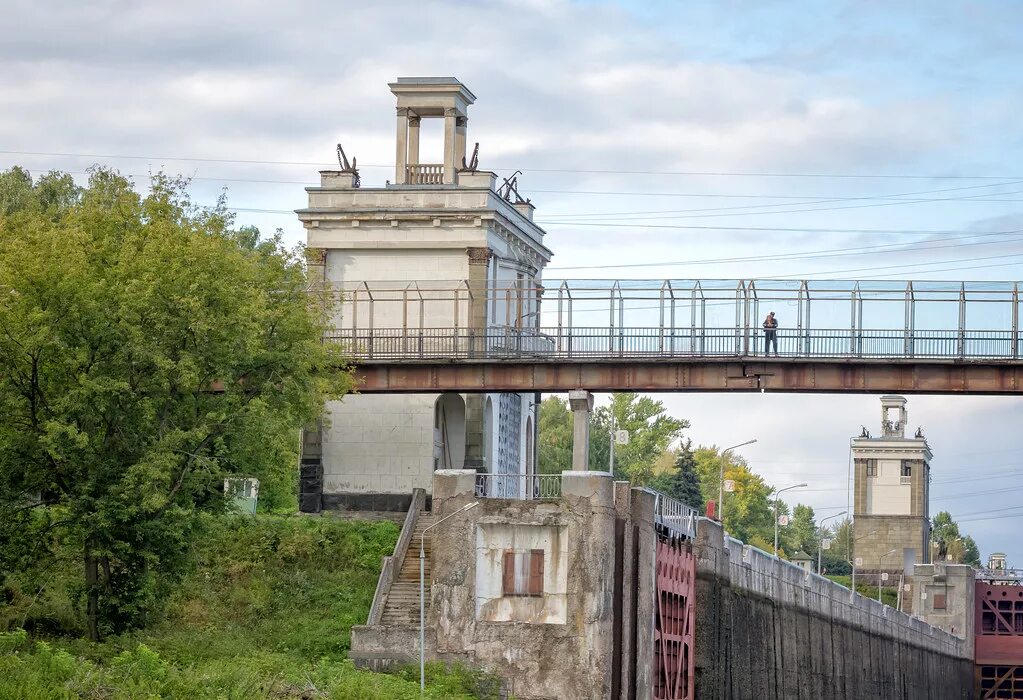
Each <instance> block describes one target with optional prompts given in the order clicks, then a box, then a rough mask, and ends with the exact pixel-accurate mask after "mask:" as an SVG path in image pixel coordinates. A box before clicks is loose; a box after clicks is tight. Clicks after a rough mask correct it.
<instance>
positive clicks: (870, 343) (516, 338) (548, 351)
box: [324, 325, 1023, 362]
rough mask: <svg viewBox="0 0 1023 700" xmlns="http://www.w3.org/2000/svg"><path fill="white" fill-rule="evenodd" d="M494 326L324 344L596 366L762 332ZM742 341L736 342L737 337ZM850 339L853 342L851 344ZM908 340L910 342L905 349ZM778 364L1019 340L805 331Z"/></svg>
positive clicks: (967, 348)
mask: <svg viewBox="0 0 1023 700" xmlns="http://www.w3.org/2000/svg"><path fill="white" fill-rule="evenodd" d="M569 332H570V340H571V342H566V340H565V333H566V331H565V329H564V328H560V329H559V328H556V327H555V328H515V327H510V326H491V327H489V328H486V329H484V330H482V331H481V330H476V329H473V328H466V327H449V328H366V329H337V330H335V331H332V332H330V333H327V334H326V335H325V337H324V339H325V340H327V341H331V342H337V343H341V344H342V345H343V346H344V348H345V352H346V353H347V354H348V355H349V356H351V357H352V358H353V359H357V360H362V361H379V362H387V361H400V360H436V359H447V360H460V359H463V360H480V359H486V360H515V359H521V360H536V359H551V360H554V359H573V360H582V361H586V360H590V361H592V360H595V359H596V360H601V359H610V358H612V357H614V358H619V359H620V358H633V359H657V358H702V357H709V358H713V357H718V358H721V357H736V358H743V359H747V358H748V359H752V358H759V357H763V356H764V355H765V352H764V350H765V347H764V336H763V331H762V329H760V328H758V327H752V328H750V329H749V330H746V329H743V328H736V327H722V328H706V329H696V331H695V332H694V331H693V330H692V329H691V328H673V329H662V328H652V327H640V328H622V327H620V326H617V325H616V326H614V327H582V328H581V327H576V328H571V329H570V331H569ZM737 336H738V337H739V338H740V340H742V341H743V342H741V343H740V344H738V345H737V344H736V337H737ZM851 338H854V339H855V342H853V343H850V339H851ZM907 339H908V341H909V342H908V343H907ZM777 345H778V355H779V356H780V357H782V358H790V359H800V358H807V359H813V358H825V359H850V358H871V359H887V360H903V359H930V360H954V361H961V360H981V359H983V360H1004V361H1008V362H1018V361H1019V358H1020V356H1021V352H1023V347H1021V345H1023V339H1021V338H1019V337H1018V336H1017V334H1016V333H1014V332H1013V331H1006V330H960V329H953V328H949V329H945V330H913V331H906V330H903V329H856V330H855V331H850V330H849V329H842V328H837V329H803V330H802V331H799V332H797V331H796V330H791V331H786V330H785V329H781V330H779V331H778V333H777Z"/></svg>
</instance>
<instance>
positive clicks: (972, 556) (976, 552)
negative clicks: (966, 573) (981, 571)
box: [960, 535, 980, 567]
mask: <svg viewBox="0 0 1023 700" xmlns="http://www.w3.org/2000/svg"><path fill="white" fill-rule="evenodd" d="M962 543H963V554H962V557H961V558H960V563H962V564H969V565H970V566H976V567H979V566H980V548H979V547H977V543H976V542H975V541H974V539H973V538H972V537H970V536H969V535H967V536H966V537H964V538H963V539H962Z"/></svg>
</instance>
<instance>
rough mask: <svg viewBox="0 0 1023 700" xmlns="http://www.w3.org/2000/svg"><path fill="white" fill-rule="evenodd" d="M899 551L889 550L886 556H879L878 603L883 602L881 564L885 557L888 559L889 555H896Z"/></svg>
mask: <svg viewBox="0 0 1023 700" xmlns="http://www.w3.org/2000/svg"><path fill="white" fill-rule="evenodd" d="M897 551H899V550H898V549H892V550H889V551H887V552H885V553H884V554H882V555H881V556H879V557H878V558H877V602H878V603H880V602H881V568H882V567H881V564H882V562H884V558H885V557H887V556H888V555H889V554H895V553H896V552H897Z"/></svg>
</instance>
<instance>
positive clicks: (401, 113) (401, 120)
mask: <svg viewBox="0 0 1023 700" xmlns="http://www.w3.org/2000/svg"><path fill="white" fill-rule="evenodd" d="M407 165H408V109H406V108H405V107H398V133H397V141H396V143H395V158H394V182H395V184H397V185H404V184H405V183H406V182H407V181H408V180H407V177H408V173H407V169H406V167H405V166H407Z"/></svg>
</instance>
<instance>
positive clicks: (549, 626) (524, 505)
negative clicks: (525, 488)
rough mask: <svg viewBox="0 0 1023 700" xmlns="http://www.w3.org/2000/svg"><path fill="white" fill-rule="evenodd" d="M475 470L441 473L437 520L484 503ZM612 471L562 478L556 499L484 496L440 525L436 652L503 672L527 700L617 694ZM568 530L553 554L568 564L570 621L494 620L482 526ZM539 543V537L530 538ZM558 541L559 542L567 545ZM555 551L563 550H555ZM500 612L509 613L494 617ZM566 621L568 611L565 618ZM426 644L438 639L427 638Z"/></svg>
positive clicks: (435, 554) (433, 627)
mask: <svg viewBox="0 0 1023 700" xmlns="http://www.w3.org/2000/svg"><path fill="white" fill-rule="evenodd" d="M475 479H476V475H475V472H472V471H465V470H462V471H459V470H442V471H438V472H436V474H435V477H434V487H433V499H434V500H433V504H434V518H435V522H440V519H441V518H443V517H444V516H446V515H449V514H451V513H454V512H455V511H456V510H457V509H458V508H460V507H462V506H464V505H466V504H468V503H471V502H473V501H475V500H476V496H475V493H474V487H475ZM612 487H613V484H612V479H611V476H610V474H607V473H604V472H574V473H566V474H564V475H563V485H562V498H561V499H559V500H556V501H521V500H506V499H479V500H478V501H477V502H478V505H477V506H476V507H474V508H472V509H471V510H468V511H466V512H465V513H462V514H459V515H457V516H455V517H453V518H452V519H451V520H449V521H447V522H445V523H444V524H441V525H439V526H437V528H436V529H435V530H434V531H433V533H434V534H433V547H432V564H431V566H432V571H433V574H432V581H431V588H430V599H431V607H430V612H429V616H428V619H427V628H428V629H429V630H430V631H431V636H433V639H434V640H435V641H434V644H435V646H434V647H433V649H432V650H430V651H431V657H432V658H439V659H444V660H457V661H460V662H463V663H468V664H471V665H473V666H477V667H481V668H484V669H487V670H489V671H491V672H493V673H496V674H497V675H498V676H500V677H501V678H502V679H504V681H505V684H506V689H507V691H508V692H509V693H511V694H512V695H514V697H516V698H519V699H520V700H554V699H555V698H557V699H558V700H592V699H593V698H607V697H610V693H611V685H612V662H611V659H612V647H613V634H612V618H613V601H612V598H613V590H612V589H613V583H614V575H613V562H614V532H615V509H614V495H613V488H612ZM509 528H511V529H512V530H514V529H515V528H522V529H529V528H536V529H548V530H551V531H561V530H562V529H564V533H565V536H564V538H563V542H564V544H565V548H566V550H567V551H564V552H553V551H549V552H548V553H547V555H548V557H554V558H555V559H558V560H559V561H563V562H564V564H563V565H561V564H559V565H558V566H557V567H552V566H551V565H552V564H553V563H554V562H553V561H552V562H551V564H548V565H546V566H545V569H549V568H557V569H559V570H560V569H563V570H564V571H565V573H566V574H567V576H566V578H565V582H564V583H565V590H564V592H563V593H562V591H560V590H558V591H553V593H554V594H555V596H556V597H558V598H559V599H562V598H563V600H564V622H550V621H545V619H546V620H549V619H551V618H544V617H543V616H538V617H537V619H536V620H530V621H522V620H518V621H505V620H501V619H488V618H489V617H491V616H489V615H488V614H486V613H487V611H488V610H489V609H490V608H492V607H494V606H493V605H492V604H491V601H485V602H484V604H483V605H480V604H479V601H478V600H477V593H478V588H479V575H480V572H478V571H477V566H478V565H481V564H480V562H483V564H487V563H488V561H489V560H488V558H489V557H491V552H489V551H488V548H487V547H485V546H482V545H481V542H480V531H481V530H483V531H484V532H485V531H486V530H488V529H489V530H492V531H494V530H501V529H505V530H507V529H509ZM528 546H530V547H532V546H533V544H528ZM559 546H560V545H559ZM555 554H556V555H557V556H555ZM493 617H498V618H500V617H504V616H503V615H502V616H493ZM558 619H560V618H558ZM427 646H428V649H429V647H430V646H431V645H430V644H429V643H428V645H427Z"/></svg>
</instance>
